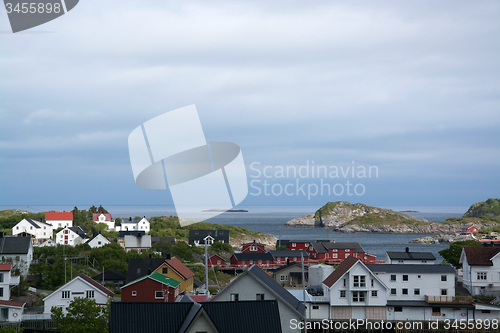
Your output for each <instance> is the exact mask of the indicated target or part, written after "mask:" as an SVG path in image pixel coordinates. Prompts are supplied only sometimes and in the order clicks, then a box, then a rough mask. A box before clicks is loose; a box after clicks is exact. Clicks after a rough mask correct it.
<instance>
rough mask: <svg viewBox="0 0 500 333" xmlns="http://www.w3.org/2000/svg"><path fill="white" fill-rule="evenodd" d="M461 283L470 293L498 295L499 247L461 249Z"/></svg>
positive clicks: (499, 276) (499, 283) (499, 274)
mask: <svg viewBox="0 0 500 333" xmlns="http://www.w3.org/2000/svg"><path fill="white" fill-rule="evenodd" d="M460 263H461V264H462V270H463V285H464V287H465V288H466V289H467V290H468V291H469V292H470V293H471V295H473V296H476V295H488V296H499V295H500V247H497V246H493V247H469V246H465V247H464V248H463V249H462V254H461V256H460Z"/></svg>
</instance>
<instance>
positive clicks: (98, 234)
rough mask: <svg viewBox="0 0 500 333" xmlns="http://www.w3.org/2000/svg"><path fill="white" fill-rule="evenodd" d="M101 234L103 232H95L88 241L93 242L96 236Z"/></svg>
mask: <svg viewBox="0 0 500 333" xmlns="http://www.w3.org/2000/svg"><path fill="white" fill-rule="evenodd" d="M100 234H101V232H98V233H97V234H95V236H92V238H91V239H89V240H88V242H91V241H92V240H94V238H96V237H97V236H99V235H100ZM102 237H104V236H102ZM104 238H106V237H104ZM106 239H107V238H106ZM88 242H87V243H88Z"/></svg>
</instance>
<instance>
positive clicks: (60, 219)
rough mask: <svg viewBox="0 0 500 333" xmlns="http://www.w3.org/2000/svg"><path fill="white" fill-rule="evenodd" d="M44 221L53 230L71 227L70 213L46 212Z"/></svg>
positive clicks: (71, 216) (71, 217)
mask: <svg viewBox="0 0 500 333" xmlns="http://www.w3.org/2000/svg"><path fill="white" fill-rule="evenodd" d="M45 221H46V222H47V223H48V224H50V225H52V226H53V227H54V230H55V229H58V228H66V227H72V226H73V213H72V212H66V211H64V212H47V213H45Z"/></svg>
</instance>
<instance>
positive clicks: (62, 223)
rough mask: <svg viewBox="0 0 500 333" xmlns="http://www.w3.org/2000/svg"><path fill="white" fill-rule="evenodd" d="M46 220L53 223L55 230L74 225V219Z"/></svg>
mask: <svg viewBox="0 0 500 333" xmlns="http://www.w3.org/2000/svg"><path fill="white" fill-rule="evenodd" d="M46 222H47V223H48V224H50V225H52V226H53V227H54V230H55V229H58V228H66V227H72V226H73V220H47V221H46Z"/></svg>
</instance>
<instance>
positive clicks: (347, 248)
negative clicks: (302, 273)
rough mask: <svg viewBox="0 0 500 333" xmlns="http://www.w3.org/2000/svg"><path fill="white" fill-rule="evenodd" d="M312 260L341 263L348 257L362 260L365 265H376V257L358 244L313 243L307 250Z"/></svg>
mask: <svg viewBox="0 0 500 333" xmlns="http://www.w3.org/2000/svg"><path fill="white" fill-rule="evenodd" d="M306 251H307V253H309V259H310V260H317V261H323V262H325V263H341V262H343V261H344V260H345V259H346V258H348V257H351V256H352V257H355V258H359V259H361V261H362V262H363V263H364V264H374V263H376V261H375V259H376V258H375V256H374V255H372V254H368V253H366V251H365V250H364V249H363V248H362V247H361V245H359V243H357V242H342V243H335V242H328V243H320V242H316V243H311V244H310V245H309V248H308V249H307V250H306Z"/></svg>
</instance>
